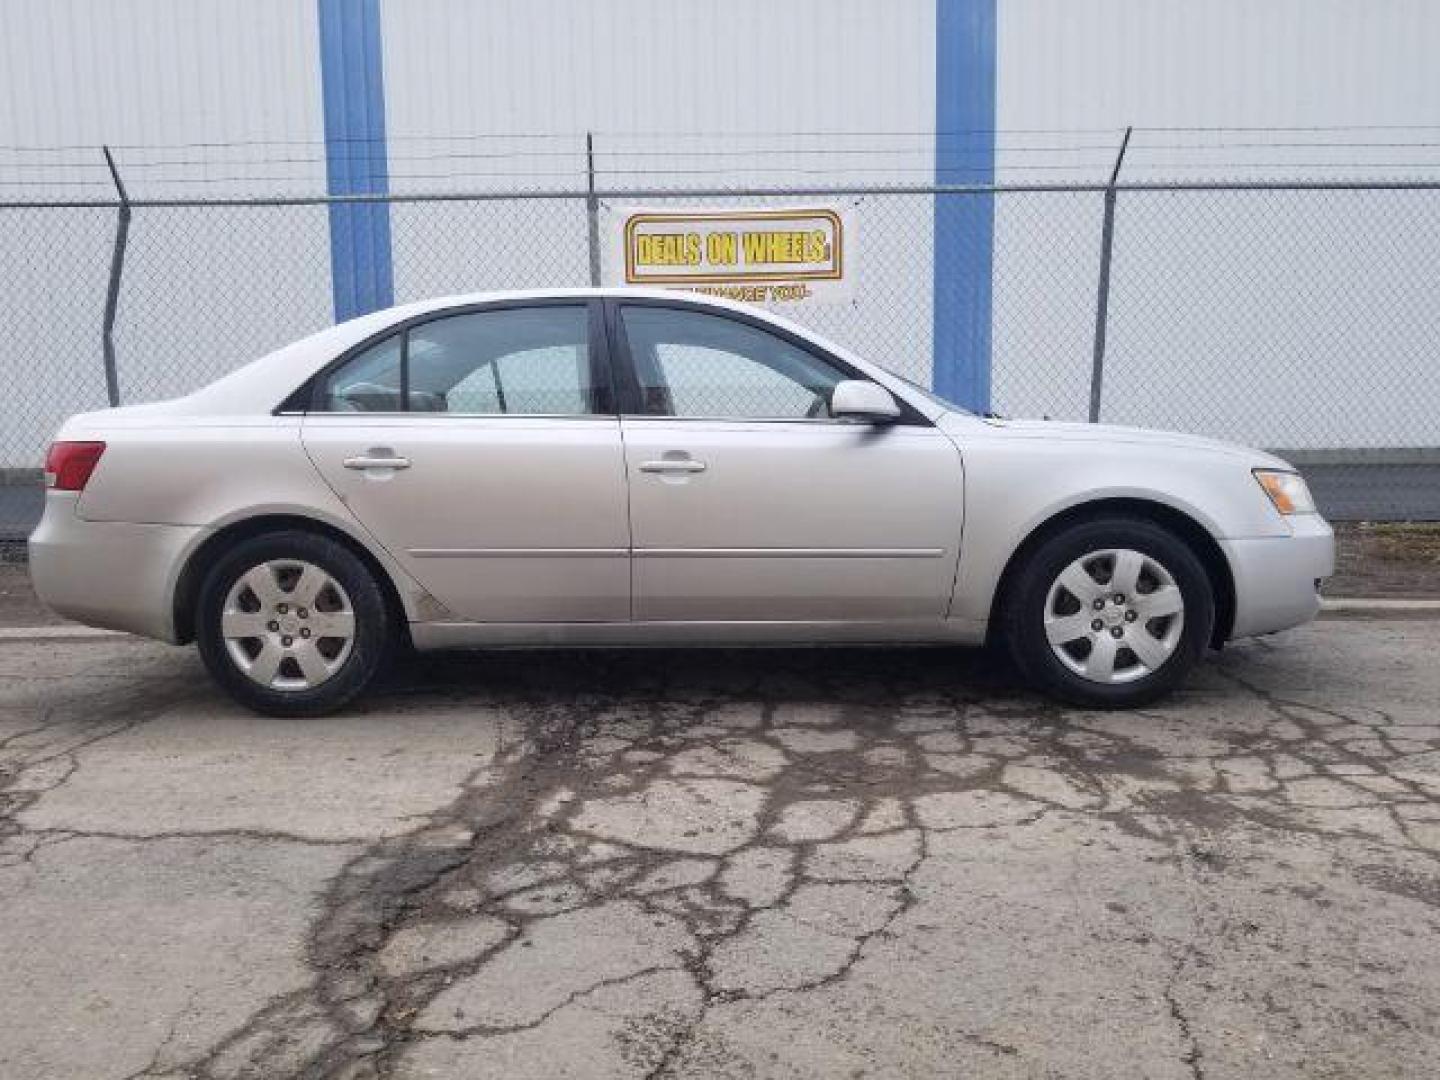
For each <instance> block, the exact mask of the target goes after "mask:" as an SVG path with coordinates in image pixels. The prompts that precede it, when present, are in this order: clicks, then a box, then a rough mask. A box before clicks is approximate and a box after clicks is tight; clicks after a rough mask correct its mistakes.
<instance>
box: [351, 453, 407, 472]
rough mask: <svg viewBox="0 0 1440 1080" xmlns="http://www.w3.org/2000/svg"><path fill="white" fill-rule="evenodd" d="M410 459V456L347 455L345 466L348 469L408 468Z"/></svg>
mask: <svg viewBox="0 0 1440 1080" xmlns="http://www.w3.org/2000/svg"><path fill="white" fill-rule="evenodd" d="M409 467H410V459H409V458H408V457H372V456H371V455H369V454H361V455H359V456H358V457H347V458H346V459H345V468H347V469H408V468H409Z"/></svg>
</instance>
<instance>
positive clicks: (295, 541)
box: [195, 529, 396, 716]
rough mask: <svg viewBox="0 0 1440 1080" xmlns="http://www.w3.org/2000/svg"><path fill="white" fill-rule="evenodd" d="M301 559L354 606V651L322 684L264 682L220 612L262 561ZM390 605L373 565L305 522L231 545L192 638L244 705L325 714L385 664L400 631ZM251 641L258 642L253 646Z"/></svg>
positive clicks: (208, 582) (203, 592) (208, 579)
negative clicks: (241, 658) (238, 653)
mask: <svg viewBox="0 0 1440 1080" xmlns="http://www.w3.org/2000/svg"><path fill="white" fill-rule="evenodd" d="M276 560H278V561H281V562H284V561H286V560H296V561H300V562H305V563H310V564H312V565H314V566H316V567H318V568H320V569H321V570H322V571H324V572H325V573H326V574H328V575H330V577H331V578H333V579H334V581H335V582H336V583H338V584H339V585H340V587H341V588H342V589H343V590H344V592H345V594H346V595H347V596H348V599H349V602H350V608H351V610H352V611H353V613H354V632H353V637H352V638H351V642H350V646H349V655H348V656H346V657H345V658H344V659H343V662H341V661H338V658H337V662H339V667H338V668H336V669H335V670H334V671H333V673H332V674H330V675H329V676H328V678H326V679H325V680H324V681H323V682H320V683H319V684H318V685H316V686H313V687H309V688H304V689H290V690H285V689H274V688H271V687H268V686H262V685H261V684H260V683H259V682H256V681H255V680H254V679H252V678H250V676H248V675H247V674H246V673H245V672H244V671H243V670H241V668H240V666H239V664H238V662H237V661H236V660H235V659H233V658H232V656H231V654H230V651H229V649H228V648H227V646H226V642H225V639H224V637H223V635H222V633H221V614H222V612H223V610H224V606H225V602H226V598H227V597H228V596H229V594H230V590H231V588H232V587H233V586H234V585H235V584H236V582H237V581H239V579H240V578H241V576H242V575H244V574H246V573H247V572H248V571H250V570H251V569H253V568H255V567H257V566H260V565H261V564H264V563H268V562H272V561H276ZM393 621H394V620H393V619H392V618H391V616H390V611H389V607H388V605H387V604H386V602H385V596H384V594H383V593H382V592H381V588H380V583H379V582H377V581H376V580H375V577H374V575H373V574H372V573H371V572H370V570H369V568H368V567H367V566H366V565H365V564H364V563H363V562H362V561H361V560H360V559H359V558H358V557H357V556H356V555H355V554H354V553H353V552H351V551H350V550H349V548H347V547H345V546H344V545H343V544H339V543H336V542H335V541H334V540H331V539H329V538H328V537H324V536H320V535H318V534H316V533H310V532H305V531H302V530H298V529H294V530H284V531H280V532H273V533H265V534H262V535H260V536H255V537H251V538H250V539H248V540H243V541H241V542H240V543H238V544H236V545H235V546H234V547H232V548H230V549H229V550H228V551H226V552H225V553H224V554H223V555H221V557H220V558H219V559H218V560H217V561H216V563H215V565H214V566H212V567H211V568H210V570H209V572H208V573H207V574H206V575H205V579H204V581H203V582H202V583H201V586H200V596H199V603H198V606H197V610H196V618H195V638H196V644H197V645H198V647H199V650H200V656H201V659H202V660H204V662H205V666H206V668H207V669H209V671H210V674H211V676H212V677H214V679H215V681H216V682H217V683H219V684H220V685H221V686H222V687H223V688H224V689H225V691H226V692H227V693H229V694H230V696H231V697H233V698H234V699H235V700H236V701H238V702H239V703H240V704H242V705H244V706H245V707H246V708H249V709H252V710H254V711H255V712H258V713H263V714H265V715H267V716H320V715H323V714H325V713H329V712H334V711H335V710H337V709H339V708H341V707H342V706H344V705H346V704H347V703H349V702H350V701H352V700H353V699H354V698H355V697H356V696H357V695H359V694H360V693H361V692H363V691H364V690H365V688H366V687H367V686H369V685H370V683H371V682H372V681H373V680H374V678H375V677H376V675H377V674H378V673H379V672H380V671H381V670H382V669H383V668H384V667H385V666H386V664H387V662H388V660H389V654H390V653H391V651H392V649H393V645H394V641H395V638H396V633H395V631H394V628H393V626H392V623H393ZM252 647H253V646H252Z"/></svg>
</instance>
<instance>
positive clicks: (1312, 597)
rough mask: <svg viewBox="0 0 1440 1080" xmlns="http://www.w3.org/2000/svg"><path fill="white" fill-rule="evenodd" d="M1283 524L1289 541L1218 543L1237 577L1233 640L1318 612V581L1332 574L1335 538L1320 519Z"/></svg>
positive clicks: (1303, 620) (1296, 623)
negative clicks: (1289, 528) (1288, 530)
mask: <svg viewBox="0 0 1440 1080" xmlns="http://www.w3.org/2000/svg"><path fill="white" fill-rule="evenodd" d="M1287 520H1288V521H1289V523H1290V527H1291V535H1290V536H1273V537H1272V536H1266V537H1250V538H1247V539H1243V540H1222V541H1220V545H1221V547H1222V548H1224V550H1225V555H1226V557H1227V558H1228V559H1229V560H1230V571H1231V573H1232V574H1233V575H1234V578H1235V623H1234V626H1233V627H1232V628H1231V631H1230V637H1231V639H1232V640H1233V639H1234V638H1243V637H1253V636H1255V635H1256V634H1273V633H1275V632H1276V631H1277V630H1288V629H1290V628H1291V627H1292V626H1299V625H1301V624H1302V623H1307V622H1309V621H1310V620H1311V619H1313V618H1314V617H1315V616H1316V615H1317V614H1319V612H1320V588H1319V583H1320V580H1321V579H1322V578H1327V577H1329V576H1330V575H1331V574H1333V573H1334V572H1335V533H1334V531H1333V530H1332V529H1331V528H1330V525H1329V523H1328V522H1327V521H1326V520H1325V519H1324V518H1322V517H1321V516H1320V515H1319V514H1296V515H1294V516H1293V517H1290V518H1288V519H1287Z"/></svg>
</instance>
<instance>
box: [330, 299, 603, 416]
mask: <svg viewBox="0 0 1440 1080" xmlns="http://www.w3.org/2000/svg"><path fill="white" fill-rule="evenodd" d="M382 352H383V359H382V357H381V356H380V355H375V356H372V354H380V353H382ZM402 386H403V387H404V390H403V391H402V390H401V387H402ZM321 401H322V402H324V403H325V408H326V409H327V410H329V411H332V412H356V411H358V412H396V411H408V412H428V413H456V414H466V415H493V414H527V415H546V416H580V415H588V414H591V413H594V412H597V411H599V410H598V404H599V403H598V400H597V393H596V387H595V385H594V380H593V378H592V377H591V366H590V342H589V312H588V309H587V308H586V307H585V306H583V305H546V306H543V307H532V308H502V309H497V310H490V311H474V312H467V313H465V314H461V315H450V316H445V317H443V318H439V319H432V320H430V321H428V322H424V323H420V324H418V325H416V326H413V327H411V328H410V329H409V330H408V331H404V332H402V333H401V334H397V335H395V337H393V338H389V339H387V340H386V341H384V342H381V343H380V344H379V345H376V346H372V347H371V348H370V349H367V350H365V351H364V352H362V353H359V354H357V355H356V356H355V357H353V358H352V359H351V360H350V361H349V362H348V363H346V364H345V365H343V366H342V367H341V368H340V369H338V370H337V371H335V372H333V373H332V374H331V375H330V376H329V377H328V378H327V379H326V380H325V385H324V387H323V388H322V394H321Z"/></svg>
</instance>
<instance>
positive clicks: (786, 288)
mask: <svg viewBox="0 0 1440 1080" xmlns="http://www.w3.org/2000/svg"><path fill="white" fill-rule="evenodd" d="M609 214H610V217H611V221H612V224H611V230H612V234H613V235H614V237H615V239H616V240H618V247H619V255H620V257H619V259H617V260H615V262H614V263H612V264H611V265H612V266H618V268H619V269H620V272H621V275H622V277H621V284H624V285H650V286H658V287H661V288H674V289H685V290H689V291H695V292H703V293H709V294H711V295H715V296H723V297H726V298H728V299H731V300H743V301H746V302H747V303H752V304H793V303H799V302H803V301H810V302H819V303H838V302H843V301H848V300H849V299H850V298H851V295H852V294H853V292H854V289H853V273H852V269H851V266H850V265H849V260H851V259H852V256H853V253H852V250H851V247H852V245H851V241H852V235H851V230H850V229H849V227H848V226H849V224H850V222H849V221H847V219H846V212H842V211H841V210H838V209H833V208H830V207H807V208H803V209H788V210H777V209H769V208H766V209H753V210H743V209H741V210H670V209H666V210H656V209H641V208H616V209H613V210H610V211H609ZM613 250H614V248H613V247H612V251H613Z"/></svg>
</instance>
